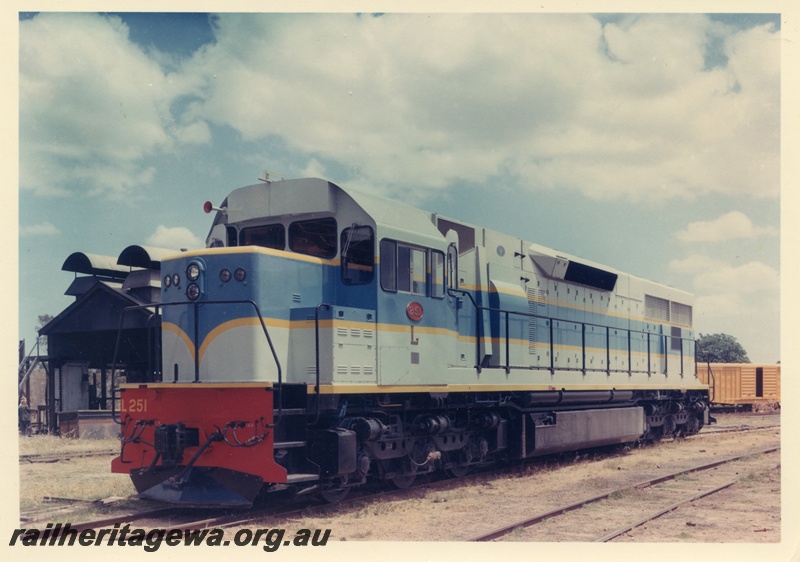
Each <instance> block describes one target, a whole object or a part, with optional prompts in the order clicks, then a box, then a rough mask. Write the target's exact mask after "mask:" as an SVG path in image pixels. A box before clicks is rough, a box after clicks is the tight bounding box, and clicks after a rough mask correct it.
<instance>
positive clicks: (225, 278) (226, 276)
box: [219, 269, 232, 283]
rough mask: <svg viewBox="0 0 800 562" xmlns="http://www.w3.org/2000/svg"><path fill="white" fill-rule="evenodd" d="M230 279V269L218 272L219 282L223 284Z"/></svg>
mask: <svg viewBox="0 0 800 562" xmlns="http://www.w3.org/2000/svg"><path fill="white" fill-rule="evenodd" d="M231 277H232V275H231V270H230V269H223V270H222V271H220V272H219V280H220V281H222V282H223V283H227V282H228V281H230V280H231Z"/></svg>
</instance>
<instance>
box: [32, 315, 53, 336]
mask: <svg viewBox="0 0 800 562" xmlns="http://www.w3.org/2000/svg"><path fill="white" fill-rule="evenodd" d="M52 320H53V317H52V316H50V315H49V314H40V315H39V323H38V324H37V325H36V328H34V329H35V330H36V331H37V332H38V331H39V330H41V329H42V328H44V327H45V326H47V325H48V324H49V323H50V322H52Z"/></svg>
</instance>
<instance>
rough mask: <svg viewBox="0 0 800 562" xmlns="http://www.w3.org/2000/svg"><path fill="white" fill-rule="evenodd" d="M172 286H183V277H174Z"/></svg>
mask: <svg viewBox="0 0 800 562" xmlns="http://www.w3.org/2000/svg"><path fill="white" fill-rule="evenodd" d="M172 284H173V285H175V286H176V287H177V286H179V285H180V284H181V276H180V275H178V274H177V273H175V274H173V275H172Z"/></svg>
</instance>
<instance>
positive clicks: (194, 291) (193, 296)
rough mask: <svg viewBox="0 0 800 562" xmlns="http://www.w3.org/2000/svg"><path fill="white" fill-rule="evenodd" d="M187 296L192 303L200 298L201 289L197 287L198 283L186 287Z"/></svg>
mask: <svg viewBox="0 0 800 562" xmlns="http://www.w3.org/2000/svg"><path fill="white" fill-rule="evenodd" d="M186 296H187V297H189V300H190V301H196V300H197V297H199V296H200V287H198V286H197V283H192V284H191V285H189V286H188V287H186Z"/></svg>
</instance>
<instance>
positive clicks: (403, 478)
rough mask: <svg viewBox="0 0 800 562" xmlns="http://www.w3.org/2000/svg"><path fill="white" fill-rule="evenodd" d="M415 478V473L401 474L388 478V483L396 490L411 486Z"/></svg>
mask: <svg viewBox="0 0 800 562" xmlns="http://www.w3.org/2000/svg"><path fill="white" fill-rule="evenodd" d="M416 478H417V475H416V474H402V475H400V476H395V477H394V478H392V479H391V480H389V483H390V484H391V485H392V487H394V488H396V489H398V490H405V489H406V488H410V487H411V485H412V484H413V483H414V480H416Z"/></svg>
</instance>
